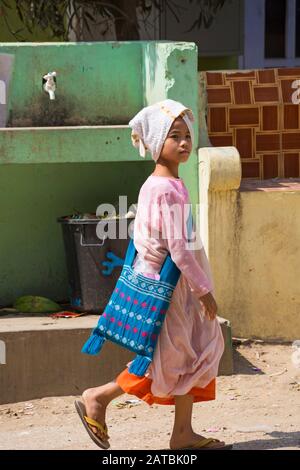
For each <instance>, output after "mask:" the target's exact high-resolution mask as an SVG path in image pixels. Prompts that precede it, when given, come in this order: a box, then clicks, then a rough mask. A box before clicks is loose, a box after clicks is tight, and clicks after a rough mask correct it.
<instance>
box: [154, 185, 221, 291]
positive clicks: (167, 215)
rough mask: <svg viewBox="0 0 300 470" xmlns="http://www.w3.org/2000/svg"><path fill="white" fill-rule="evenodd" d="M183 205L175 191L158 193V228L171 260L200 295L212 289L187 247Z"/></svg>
mask: <svg viewBox="0 0 300 470" xmlns="http://www.w3.org/2000/svg"><path fill="white" fill-rule="evenodd" d="M184 205H185V201H184V198H182V197H180V194H179V193H178V192H177V191H169V192H168V193H164V194H162V195H160V197H159V206H160V214H161V217H160V222H161V223H160V226H159V229H160V231H161V232H162V237H163V239H164V241H165V244H166V248H167V249H168V251H169V253H170V256H171V258H172V260H173V261H174V263H175V264H176V265H177V266H178V268H179V269H180V271H181V272H182V273H183V274H184V276H185V277H186V279H187V281H188V283H189V285H190V288H191V290H192V292H193V293H194V294H195V295H196V296H198V297H202V296H203V295H205V294H207V293H208V292H210V291H211V290H213V286H212V284H211V282H210V280H209V279H208V278H207V276H206V274H205V272H204V271H203V269H202V268H201V266H200V265H199V263H198V261H197V259H196V257H195V254H194V251H193V250H191V249H188V238H187V235H188V234H187V229H186V218H185V217H184ZM186 207H187V206H186ZM186 210H187V209H186ZM185 213H186V212H185Z"/></svg>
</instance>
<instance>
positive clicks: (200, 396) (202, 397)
mask: <svg viewBox="0 0 300 470" xmlns="http://www.w3.org/2000/svg"><path fill="white" fill-rule="evenodd" d="M116 382H117V384H118V385H119V387H121V389H122V390H123V391H124V392H125V393H128V394H129V395H135V396H136V397H138V398H140V399H141V400H144V401H145V402H146V403H148V405H152V404H153V403H157V404H158V405H175V399H174V397H173V396H171V395H170V396H168V397H156V396H154V395H153V394H152V393H151V384H152V380H151V379H149V378H148V377H145V376H144V377H137V376H136V375H134V374H130V373H129V372H128V368H126V369H125V370H123V372H121V374H119V375H118V377H117V379H116ZM188 395H194V403H196V402H199V401H209V400H214V399H215V397H216V379H213V380H212V381H211V382H210V383H209V384H208V385H207V386H206V387H204V388H200V387H193V388H192V389H191V390H190V391H189V392H188Z"/></svg>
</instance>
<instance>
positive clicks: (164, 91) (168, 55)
mask: <svg viewBox="0 0 300 470" xmlns="http://www.w3.org/2000/svg"><path fill="white" fill-rule="evenodd" d="M197 57H198V51H197V46H196V44H194V43H180V42H179V43H176V42H172V43H170V42H168V41H159V42H149V43H144V70H143V76H144V97H145V98H144V103H145V105H146V104H152V103H155V102H156V101H160V100H163V99H166V98H170V99H173V100H177V101H181V102H183V103H184V104H185V105H186V106H188V107H190V108H191V109H192V110H193V112H194V115H195V123H194V132H195V143H196V144H195V148H197V147H198V78H197ZM161 77H164V80H162V79H161ZM197 158H198V157H197V152H196V151H195V149H194V151H193V152H192V153H191V155H190V158H189V160H188V162H186V163H185V164H184V165H181V166H180V167H179V175H180V176H181V177H182V178H183V179H184V181H185V183H186V185H187V187H188V188H189V192H190V197H191V201H192V204H193V214H194V217H195V209H196V207H195V204H196V203H197V202H198V200H199V197H198V165H197Z"/></svg>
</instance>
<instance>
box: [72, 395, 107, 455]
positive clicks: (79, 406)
mask: <svg viewBox="0 0 300 470" xmlns="http://www.w3.org/2000/svg"><path fill="white" fill-rule="evenodd" d="M74 404H75V408H76V411H77V413H78V414H79V417H80V419H81V421H82V424H83V425H84V427H85V429H86V430H87V432H88V434H89V436H90V438H91V439H92V440H93V441H94V442H95V444H97V446H99V447H101V449H105V450H106V449H109V448H110V443H109V442H108V440H107V439H109V435H108V433H107V426H106V424H104V426H103V425H102V424H101V423H98V421H95V420H94V419H92V418H89V417H88V416H87V415H86V409H85V406H84V404H83V403H82V401H80V400H75V403H74ZM90 426H94V427H95V428H97V429H99V430H100V431H101V432H102V433H103V434H104V435H105V437H106V438H107V439H101V438H100V437H99V436H98V435H96V434H95V433H94V432H93V431H92V429H91V427H90Z"/></svg>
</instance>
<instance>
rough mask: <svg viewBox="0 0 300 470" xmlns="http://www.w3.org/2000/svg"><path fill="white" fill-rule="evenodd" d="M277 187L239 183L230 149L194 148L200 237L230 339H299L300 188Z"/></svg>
mask: <svg viewBox="0 0 300 470" xmlns="http://www.w3.org/2000/svg"><path fill="white" fill-rule="evenodd" d="M260 183H261V184H263V182H260ZM285 183H286V187H285V186H284V184H283V183H282V184H281V183H280V182H276V181H274V182H273V184H271V182H269V183H268V184H267V183H265V186H261V187H260V186H255V185H254V184H253V183H252V186H251V184H249V183H248V186H247V185H246V183H244V184H242V185H241V165H240V157H239V154H238V152H237V150H236V149H235V148H234V147H219V148H213V147H210V148H202V149H200V150H199V184H200V212H201V231H200V232H201V237H202V240H203V243H204V245H205V247H206V250H207V253H208V256H209V260H210V263H211V268H212V273H213V277H214V280H215V293H216V300H217V303H218V305H219V314H220V315H221V316H222V317H225V318H227V319H228V320H229V321H230V322H231V326H232V332H233V335H234V336H239V337H247V338H254V337H256V338H262V339H265V340H285V341H293V340H295V339H298V338H299V337H300V283H299V278H300V266H299V259H300V184H299V183H298V184H297V182H295V186H294V189H293V186H292V183H289V182H288V180H286V181H285ZM240 185H241V186H240ZM245 185H246V186H245Z"/></svg>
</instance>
